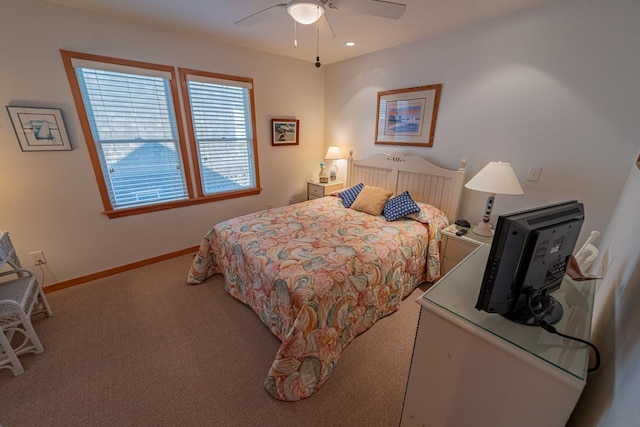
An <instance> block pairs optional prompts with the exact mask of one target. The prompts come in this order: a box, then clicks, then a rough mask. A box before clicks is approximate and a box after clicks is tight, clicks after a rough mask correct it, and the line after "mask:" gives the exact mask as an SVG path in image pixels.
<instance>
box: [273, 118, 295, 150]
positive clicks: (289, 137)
mask: <svg viewBox="0 0 640 427" xmlns="http://www.w3.org/2000/svg"><path fill="white" fill-rule="evenodd" d="M299 134H300V120H296V119H271V145H274V146H281V145H299V143H300V140H299Z"/></svg>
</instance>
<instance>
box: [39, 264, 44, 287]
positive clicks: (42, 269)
mask: <svg viewBox="0 0 640 427" xmlns="http://www.w3.org/2000/svg"><path fill="white" fill-rule="evenodd" d="M43 265H44V263H43V262H41V263H40V264H38V267H40V271H42V281H41V282H40V286H43V287H44V268H42V266H43Z"/></svg>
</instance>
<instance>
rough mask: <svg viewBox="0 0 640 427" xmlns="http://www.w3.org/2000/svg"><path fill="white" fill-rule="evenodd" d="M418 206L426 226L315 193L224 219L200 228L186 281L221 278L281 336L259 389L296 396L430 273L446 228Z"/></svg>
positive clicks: (321, 379)
mask: <svg viewBox="0 0 640 427" xmlns="http://www.w3.org/2000/svg"><path fill="white" fill-rule="evenodd" d="M432 209H433V210H432ZM426 210H428V211H430V212H432V213H435V214H434V215H433V218H432V221H431V222H430V223H429V224H424V223H422V222H419V221H416V220H411V219H401V220H398V221H394V222H391V223H389V222H387V221H386V220H385V219H384V217H382V216H379V217H376V216H371V215H368V214H365V213H362V212H357V211H355V210H353V209H347V208H345V207H344V206H343V205H342V202H341V200H340V199H339V198H338V197H323V198H320V199H315V200H312V201H309V202H305V203H299V204H296V205H290V206H285V207H283V208H278V209H271V210H266V211H261V212H257V213H254V214H249V215H244V216H240V217H237V218H233V219H230V220H228V221H224V222H221V223H220V224H218V225H216V226H215V227H213V229H211V231H209V233H207V235H206V236H205V238H204V240H203V241H202V244H201V245H200V249H199V251H198V253H197V255H196V257H195V259H194V261H193V264H192V267H191V270H190V271H189V276H188V279H187V282H188V283H190V284H196V283H202V282H203V281H205V280H206V279H207V278H208V277H209V276H211V275H213V274H216V273H222V274H223V275H224V277H225V288H226V290H227V291H228V292H229V293H230V294H231V295H232V296H234V297H235V298H237V299H238V300H240V301H242V302H243V303H245V304H247V305H248V306H250V307H251V308H252V309H253V310H254V311H255V312H256V313H257V314H258V315H259V316H260V319H261V320H262V322H263V323H264V324H265V325H266V326H267V327H268V328H269V329H270V330H271V332H273V333H274V334H275V335H276V336H277V337H278V338H279V339H280V340H281V341H282V345H281V346H280V349H279V350H278V353H277V355H276V357H275V360H274V362H273V365H272V366H271V369H270V370H269V374H268V376H267V378H266V380H265V387H266V388H267V390H268V391H269V392H270V393H271V394H272V395H273V396H274V397H276V398H277V399H280V400H287V401H296V400H300V399H303V398H306V397H309V396H310V395H311V394H312V393H314V392H315V391H316V390H318V389H319V388H320V387H321V386H322V385H323V384H324V383H325V382H326V381H327V379H328V378H329V376H330V375H331V372H332V371H333V369H334V368H335V366H336V364H337V363H338V360H339V359H340V353H341V351H342V349H344V348H345V347H346V346H347V345H348V344H349V343H350V342H351V341H352V340H353V339H354V338H355V337H356V336H357V335H358V334H360V333H362V332H364V331H365V330H367V329H368V328H370V327H371V326H372V325H373V324H374V323H375V322H376V321H377V320H378V319H380V318H382V317H384V316H386V315H388V314H390V313H392V312H394V311H396V310H397V309H398V306H399V304H400V301H401V300H402V298H404V297H405V296H407V295H409V294H410V293H411V292H412V291H413V289H414V288H415V287H416V286H417V285H418V284H420V283H421V282H423V281H433V280H435V279H437V278H438V277H439V269H440V264H439V261H438V260H439V255H438V240H439V236H440V229H441V228H443V227H446V226H447V225H448V224H447V220H446V217H445V216H444V215H443V214H442V213H441V212H440V211H438V210H437V209H435V208H432V207H430V208H426ZM423 211H425V209H423ZM420 219H421V220H424V216H423V217H422V218H420ZM429 236H432V238H431V239H430V238H429Z"/></svg>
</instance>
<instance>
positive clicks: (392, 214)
mask: <svg viewBox="0 0 640 427" xmlns="http://www.w3.org/2000/svg"><path fill="white" fill-rule="evenodd" d="M414 212H420V207H419V206H418V205H417V204H416V202H414V201H413V199H412V198H411V196H410V195H409V192H408V191H405V192H404V193H402V194H400V195H398V196H396V197H392V198H391V199H389V200H388V201H387V203H386V204H385V205H384V210H383V211H382V213H383V214H384V219H386V220H387V221H395V220H396V219H399V218H402V217H404V216H406V215H409V214H411V213H414Z"/></svg>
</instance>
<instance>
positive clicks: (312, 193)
mask: <svg viewBox="0 0 640 427" xmlns="http://www.w3.org/2000/svg"><path fill="white" fill-rule="evenodd" d="M343 188H344V182H342V181H329V182H328V183H326V184H321V183H319V182H316V181H307V200H313V199H318V198H320V197H324V196H327V195H329V194H330V193H332V192H333V191H336V190H341V189H343Z"/></svg>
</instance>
